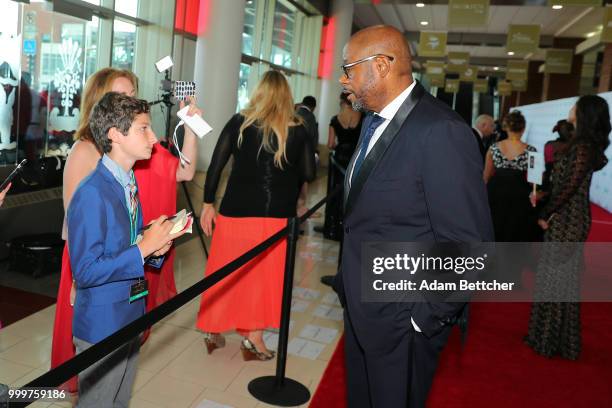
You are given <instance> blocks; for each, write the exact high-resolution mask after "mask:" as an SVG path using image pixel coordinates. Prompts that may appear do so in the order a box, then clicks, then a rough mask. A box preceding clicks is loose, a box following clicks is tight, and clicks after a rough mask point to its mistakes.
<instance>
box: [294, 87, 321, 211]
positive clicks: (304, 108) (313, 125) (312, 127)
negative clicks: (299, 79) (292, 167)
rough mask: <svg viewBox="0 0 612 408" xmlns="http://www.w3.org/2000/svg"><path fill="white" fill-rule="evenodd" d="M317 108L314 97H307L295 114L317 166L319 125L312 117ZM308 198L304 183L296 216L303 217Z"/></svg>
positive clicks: (306, 184)
mask: <svg viewBox="0 0 612 408" xmlns="http://www.w3.org/2000/svg"><path fill="white" fill-rule="evenodd" d="M316 107H317V100H316V99H315V97H314V96H311V95H308V96H305V97H304V99H302V103H300V104H298V105H297V108H296V111H295V113H297V115H298V116H300V117H301V118H302V119H303V120H304V127H305V128H306V131H307V132H308V136H309V138H310V141H311V142H312V149H313V152H315V159H316V161H317V165H318V163H319V151H318V149H317V148H318V147H319V124H318V123H317V118H316V117H315V115H314V110H315V108H316ZM307 196H308V183H304V185H302V188H301V189H300V196H299V197H298V205H297V214H298V216H301V215H303V214H304V213H306V211H308V208H307V207H306V197H307Z"/></svg>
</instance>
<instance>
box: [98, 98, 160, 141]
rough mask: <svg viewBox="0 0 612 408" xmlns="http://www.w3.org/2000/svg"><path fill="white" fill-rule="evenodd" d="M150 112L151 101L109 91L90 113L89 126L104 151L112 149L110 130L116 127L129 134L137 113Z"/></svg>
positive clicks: (124, 133)
mask: <svg viewBox="0 0 612 408" xmlns="http://www.w3.org/2000/svg"><path fill="white" fill-rule="evenodd" d="M141 113H149V103H148V102H147V101H145V100H142V99H137V98H134V97H132V96H127V95H124V94H120V93H117V92H108V93H106V94H104V96H103V97H102V98H100V100H99V101H98V103H96V105H95V106H94V108H93V109H92V111H91V115H89V127H90V128H91V133H92V135H93V138H94V141H95V142H96V145H98V148H99V149H100V150H101V151H102V152H103V153H108V152H110V151H111V150H112V144H111V141H110V139H109V138H108V131H109V130H110V129H111V128H116V129H117V130H118V131H119V132H121V133H122V134H123V135H127V133H128V131H129V130H130V127H131V126H132V122H133V121H134V118H135V117H136V115H140V114H141Z"/></svg>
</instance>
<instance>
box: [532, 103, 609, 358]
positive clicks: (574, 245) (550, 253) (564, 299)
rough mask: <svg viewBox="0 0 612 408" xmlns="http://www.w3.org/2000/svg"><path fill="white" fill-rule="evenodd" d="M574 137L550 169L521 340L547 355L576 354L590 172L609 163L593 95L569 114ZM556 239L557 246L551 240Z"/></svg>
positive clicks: (602, 117) (601, 111) (601, 113)
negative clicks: (532, 291) (537, 258)
mask: <svg viewBox="0 0 612 408" xmlns="http://www.w3.org/2000/svg"><path fill="white" fill-rule="evenodd" d="M573 118H575V119H574V120H575V128H576V133H575V136H574V137H573V138H572V139H571V140H570V142H569V143H568V144H567V145H566V147H565V148H563V149H560V150H557V151H556V153H555V161H554V165H553V169H552V173H551V194H550V198H549V200H548V203H547V204H546V206H545V207H544V208H543V209H542V210H541V212H540V214H539V218H540V219H539V220H538V224H539V225H540V226H541V227H542V229H543V230H544V231H545V232H544V247H543V249H542V256H541V258H540V262H539V264H538V270H537V273H536V281H535V296H534V297H535V302H534V303H533V305H532V308H531V318H530V320H529V332H528V334H527V336H526V337H525V342H526V343H527V345H528V346H529V347H531V348H532V349H533V350H534V351H535V352H536V353H538V354H541V355H543V356H546V357H553V356H555V355H560V356H561V357H562V358H566V359H569V360H576V359H577V358H578V356H579V355H580V349H581V339H580V303H579V299H580V273H581V272H582V270H583V269H584V259H583V256H584V254H583V244H582V243H583V242H584V241H586V239H587V236H588V233H589V229H590V227H591V211H590V199H589V190H590V187H591V178H592V176H593V172H595V171H598V170H601V169H602V168H603V167H604V166H605V165H606V163H607V158H606V156H605V153H604V152H605V150H606V148H607V147H608V145H609V144H610V141H609V139H608V138H609V134H610V112H609V108H608V104H607V103H606V101H605V100H604V99H603V98H601V97H599V96H594V95H587V96H583V97H581V98H580V99H578V102H576V105H575V106H574V107H573V108H572V111H571V112H570V118H569V121H570V122H572V121H574V120H572V119H573ZM553 243H560V244H553Z"/></svg>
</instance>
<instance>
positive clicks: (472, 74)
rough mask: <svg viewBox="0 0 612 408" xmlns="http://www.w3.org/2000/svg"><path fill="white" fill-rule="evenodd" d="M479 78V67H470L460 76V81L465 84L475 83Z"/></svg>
mask: <svg viewBox="0 0 612 408" xmlns="http://www.w3.org/2000/svg"><path fill="white" fill-rule="evenodd" d="M476 78H478V67H477V66H474V65H468V67H467V68H466V69H465V71H463V72H462V73H461V74H460V75H459V80H460V81H463V82H473V81H475V80H476Z"/></svg>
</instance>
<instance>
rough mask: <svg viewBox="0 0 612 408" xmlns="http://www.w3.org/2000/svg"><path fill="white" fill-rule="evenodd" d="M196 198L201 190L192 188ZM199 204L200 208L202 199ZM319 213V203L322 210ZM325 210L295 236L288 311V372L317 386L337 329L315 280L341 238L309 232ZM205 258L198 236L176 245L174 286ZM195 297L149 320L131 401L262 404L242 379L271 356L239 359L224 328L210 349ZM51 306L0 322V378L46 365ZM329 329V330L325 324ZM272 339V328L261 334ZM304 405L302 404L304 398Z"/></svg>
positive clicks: (28, 376) (328, 294) (31, 373)
mask: <svg viewBox="0 0 612 408" xmlns="http://www.w3.org/2000/svg"><path fill="white" fill-rule="evenodd" d="M324 186H325V180H324V179H319V180H317V182H316V183H315V185H313V186H312V188H311V189H310V197H309V203H310V204H314V203H315V202H316V201H317V200H318V199H320V198H322V197H323V195H324V190H323V189H324ZM190 190H192V191H191V194H193V196H194V198H196V197H199V196H201V191H198V190H197V189H192V188H191V187H190ZM196 203H197V204H195V205H196V208H198V209H199V208H200V205H199V200H198V201H196ZM321 213H322V211H321ZM321 222H322V218H318V219H315V220H312V221H308V222H307V225H306V230H307V231H306V235H305V236H303V237H301V238H300V240H299V242H298V253H297V259H296V271H295V282H294V287H295V289H294V298H293V299H294V301H293V311H292V313H291V321H292V326H291V330H290V335H289V340H290V343H289V353H290V354H289V356H288V360H287V370H286V372H287V376H289V377H291V378H293V379H295V380H298V381H300V382H301V383H302V384H304V385H305V386H307V387H308V388H309V390H310V391H311V393H314V391H315V389H316V387H317V385H318V383H319V381H320V379H321V376H322V374H323V371H324V370H325V367H326V366H327V363H328V361H329V359H330V358H331V355H332V353H333V351H334V349H335V347H336V343H337V341H338V338H339V337H340V335H341V331H342V320H341V315H340V313H341V311H340V307H339V305H338V304H337V298H336V297H335V295H334V294H333V292H332V291H331V289H330V288H328V287H326V286H323V285H321V284H320V282H319V278H320V277H321V276H322V275H327V274H333V273H335V270H336V265H337V256H338V244H337V243H336V242H333V241H328V240H325V239H323V238H322V236H321V235H320V234H316V233H314V234H313V232H312V226H313V225H316V224H319V223H321ZM204 265H205V259H204V255H203V252H202V249H201V247H200V243H199V241H198V240H197V239H192V240H190V241H188V242H185V243H183V244H181V245H179V246H178V248H177V259H176V263H175V276H176V283H177V287H178V289H179V291H181V290H184V289H185V288H187V287H188V286H190V285H192V284H193V283H195V282H197V281H198V280H200V279H201V278H202V276H203V270H204ZM198 305H199V299H195V300H194V301H192V302H190V303H188V304H187V305H185V306H184V307H183V308H181V309H179V310H178V311H177V312H175V313H174V314H172V315H170V316H168V317H167V318H166V319H164V320H163V321H162V322H160V323H158V324H157V325H155V326H154V328H153V331H152V334H151V337H150V338H149V340H148V341H147V343H146V344H145V345H144V347H143V348H142V349H141V354H140V360H139V367H138V372H137V376H136V381H135V385H134V390H133V394H132V395H133V398H132V403H131V407H136V408H155V407H172V408H181V407H185V408H220V407H237V408H238V407H266V406H269V405H267V404H263V403H260V402H259V401H258V400H256V399H255V398H253V397H252V396H251V395H250V394H249V392H248V390H247V384H248V383H249V381H251V380H252V379H254V378H257V377H259V376H262V375H273V374H274V372H275V366H276V359H274V360H272V361H267V362H259V361H249V362H244V361H243V360H242V357H241V354H240V349H239V346H240V337H239V336H238V335H236V334H230V335H229V336H227V345H226V347H225V348H223V349H217V350H215V351H214V353H213V354H211V355H208V354H207V353H206V349H205V347H204V344H203V338H202V334H201V333H200V332H198V331H197V330H196V329H195V327H194V324H195V318H196V313H197V310H198ZM54 313H55V306H51V307H48V308H46V309H44V310H42V311H40V312H38V313H36V314H34V315H32V316H30V317H28V318H26V319H23V320H21V321H19V322H16V323H14V324H12V325H10V326H8V327H5V328H3V329H1V330H0V383H5V384H9V385H11V386H19V385H23V384H26V383H27V382H29V381H30V380H32V379H34V378H36V377H37V376H39V375H41V374H43V373H44V372H45V371H47V370H48V369H49V358H50V349H51V333H52V325H53V316H54ZM326 329H331V330H326ZM266 338H267V341H268V342H269V346H272V345H273V343H274V340H275V333H272V332H269V333H267V335H266ZM31 406H32V407H36V408H40V407H69V406H70V404H68V403H55V404H51V403H36V404H33V405H31ZM305 406H307V404H306V405H305Z"/></svg>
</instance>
